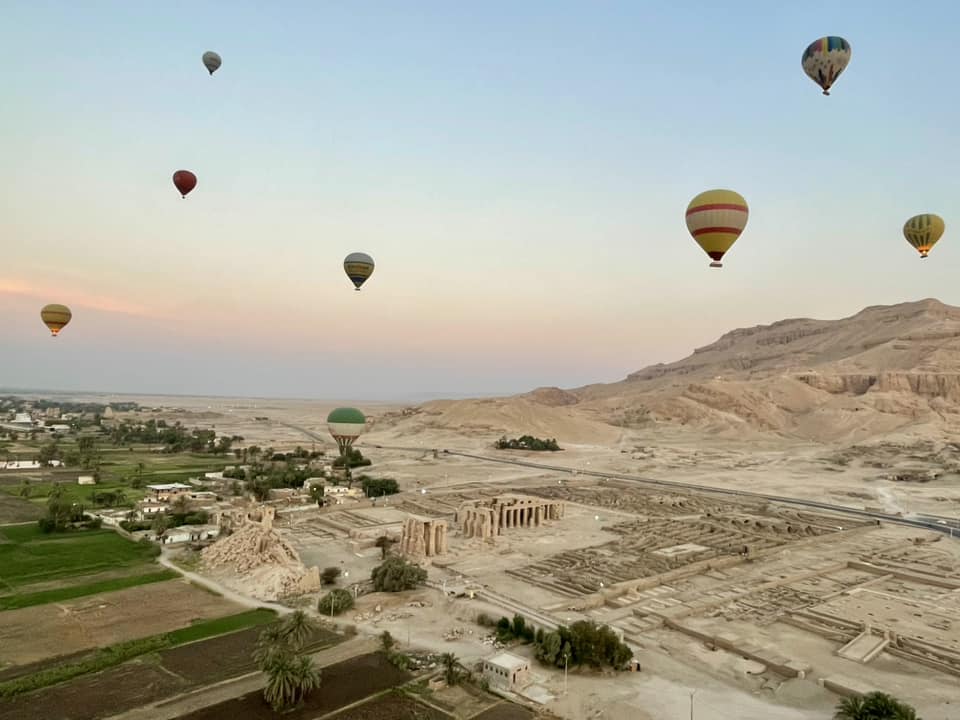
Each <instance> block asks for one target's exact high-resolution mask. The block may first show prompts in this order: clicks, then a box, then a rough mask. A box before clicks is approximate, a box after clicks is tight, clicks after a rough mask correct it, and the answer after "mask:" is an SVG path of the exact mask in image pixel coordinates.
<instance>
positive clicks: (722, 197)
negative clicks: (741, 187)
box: [687, 190, 750, 267]
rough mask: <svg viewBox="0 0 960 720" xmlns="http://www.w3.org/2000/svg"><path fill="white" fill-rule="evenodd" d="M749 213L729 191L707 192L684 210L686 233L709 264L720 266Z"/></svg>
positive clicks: (738, 235) (739, 197)
mask: <svg viewBox="0 0 960 720" xmlns="http://www.w3.org/2000/svg"><path fill="white" fill-rule="evenodd" d="M749 214H750V211H749V209H748V208H747V201H746V200H744V199H743V196H742V195H740V194H739V193H736V192H734V191H733V190H707V191H706V192H702V193H700V194H699V195H697V196H696V197H695V198H694V199H693V200H691V201H690V204H689V205H688V206H687V230H689V231H690V234H691V235H692V236H693V239H694V240H696V241H697V244H698V245H699V246H700V247H701V248H702V249H703V251H704V252H705V253H706V254H707V255H709V256H710V259H711V260H713V262H712V263H710V267H723V264H722V263H721V262H720V261H721V260H722V259H723V256H724V255H725V254H726V253H727V251H728V250H729V249H730V248H731V246H732V245H733V244H734V243H735V242H736V241H737V238H738V237H740V233H742V232H743V229H744V228H745V227H746V226H747V217H748V216H749Z"/></svg>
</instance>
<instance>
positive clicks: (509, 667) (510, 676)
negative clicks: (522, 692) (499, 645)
mask: <svg viewBox="0 0 960 720" xmlns="http://www.w3.org/2000/svg"><path fill="white" fill-rule="evenodd" d="M483 676H484V677H485V678H486V679H487V682H488V683H490V687H493V688H499V689H500V690H508V691H510V692H514V691H516V690H519V689H521V688H523V687H525V686H526V685H529V684H530V682H531V677H530V663H529V662H527V660H525V659H524V658H522V657H518V656H516V655H513V654H511V653H508V652H501V653H497V654H496V655H494V656H493V657H491V658H487V659H486V660H484V661H483Z"/></svg>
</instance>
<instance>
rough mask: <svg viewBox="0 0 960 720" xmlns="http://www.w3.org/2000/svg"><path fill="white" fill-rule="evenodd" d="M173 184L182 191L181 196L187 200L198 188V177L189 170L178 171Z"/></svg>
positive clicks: (174, 175)
mask: <svg viewBox="0 0 960 720" xmlns="http://www.w3.org/2000/svg"><path fill="white" fill-rule="evenodd" d="M173 184H174V186H175V187H176V188H177V190H179V191H180V196H181V197H184V198H185V197H186V196H187V194H188V193H189V192H190V191H191V190H193V189H194V188H195V187H196V186H197V176H196V175H194V174H193V173H192V172H190V171H189V170H177V171H176V172H175V173H174V174H173Z"/></svg>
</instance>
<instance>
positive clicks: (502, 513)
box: [457, 495, 564, 540]
mask: <svg viewBox="0 0 960 720" xmlns="http://www.w3.org/2000/svg"><path fill="white" fill-rule="evenodd" d="M563 513H564V503H563V502H562V501H560V500H548V499H543V498H536V497H528V496H525V495H498V496H496V497H494V498H492V499H488V500H471V501H469V502H465V503H463V504H462V505H461V506H460V508H459V509H458V510H457V522H458V523H459V524H460V533H461V534H462V535H463V536H464V537H468V538H472V537H479V538H481V539H483V540H486V539H488V538H493V537H496V536H497V535H502V534H503V531H504V530H512V529H514V528H536V527H540V526H541V525H542V524H543V523H545V522H546V521H548V520H560V519H561V518H563Z"/></svg>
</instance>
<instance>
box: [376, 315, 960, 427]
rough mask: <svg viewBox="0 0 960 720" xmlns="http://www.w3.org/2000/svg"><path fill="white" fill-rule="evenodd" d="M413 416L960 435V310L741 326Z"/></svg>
mask: <svg viewBox="0 0 960 720" xmlns="http://www.w3.org/2000/svg"><path fill="white" fill-rule="evenodd" d="M384 419H385V420H388V419H387V418H384ZM398 419H399V418H398ZM406 420H407V421H408V422H410V421H417V422H422V423H426V424H428V425H430V426H432V427H444V428H447V429H449V430H451V431H463V432H464V433H468V434H475V433H479V432H488V433H496V432H502V433H532V434H539V435H540V436H549V437H557V438H558V439H559V440H561V441H566V442H568V443H583V444H607V443H612V442H616V438H622V437H623V434H624V431H625V430H636V431H641V430H643V429H644V428H651V427H661V428H662V427H663V426H671V425H673V426H677V427H678V428H679V427H680V426H684V427H685V428H686V429H688V430H694V431H702V432H708V433H711V434H718V435H721V436H729V437H731V438H733V437H741V438H742V437H745V436H748V435H750V434H753V433H764V434H766V433H773V434H776V435H780V436H785V437H793V438H797V439H806V440H812V441H820V442H831V441H837V442H850V441H860V440H863V439H865V438H868V437H873V436H884V435H890V434H894V433H899V434H902V433H905V432H906V433H908V434H909V433H921V434H930V433H931V432H932V433H934V434H936V435H938V436H941V435H952V434H954V433H957V434H960V432H958V431H960V308H958V307H953V306H950V305H945V304H944V303H942V302H940V301H938V300H935V299H924V300H919V301H916V302H909V303H901V304H898V305H887V306H883V305H881V306H871V307H867V308H865V309H863V310H861V311H860V312H858V313H857V314H855V315H853V316H851V317H847V318H843V319H840V320H814V319H810V318H796V319H788V320H781V321H779V322H775V323H772V324H770V325H758V326H755V327H749V328H739V329H736V330H731V331H730V332H727V333H725V334H724V335H722V336H721V337H720V338H719V339H718V340H716V341H715V342H713V343H711V344H709V345H706V346H704V347H700V348H697V349H696V350H694V352H693V353H692V354H691V355H689V356H688V357H686V358H683V359H682V360H678V361H676V362H672V363H659V364H656V365H651V366H649V367H646V368H643V369H642V370H638V371H636V372H634V373H631V374H630V375H628V376H627V377H626V378H625V379H624V380H622V381H620V382H615V383H608V384H595V385H587V386H584V387H580V388H573V389H561V388H556V387H542V388H537V389H536V390H533V391H531V392H528V393H525V394H522V395H517V396H513V397H506V398H489V399H481V400H441V401H433V402H429V403H425V404H423V405H421V406H419V408H417V409H416V412H414V413H408V416H407V418H406ZM388 424H389V420H388Z"/></svg>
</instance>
